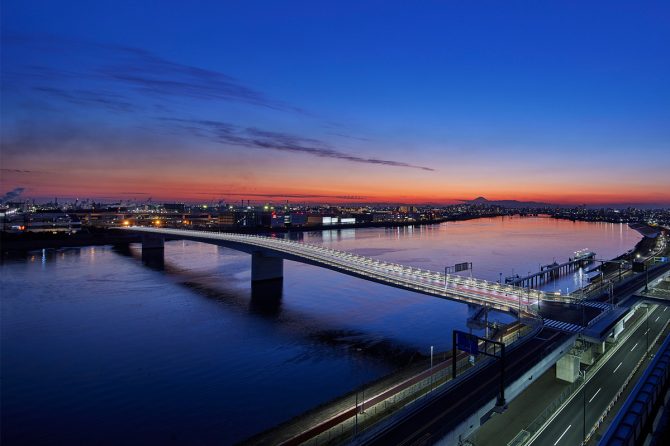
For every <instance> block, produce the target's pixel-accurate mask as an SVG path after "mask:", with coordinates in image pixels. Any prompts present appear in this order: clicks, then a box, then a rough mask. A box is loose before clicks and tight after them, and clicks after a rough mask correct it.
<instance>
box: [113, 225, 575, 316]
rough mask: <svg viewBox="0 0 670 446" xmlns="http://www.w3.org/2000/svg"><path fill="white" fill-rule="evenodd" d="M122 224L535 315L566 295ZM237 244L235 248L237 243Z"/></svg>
mask: <svg viewBox="0 0 670 446" xmlns="http://www.w3.org/2000/svg"><path fill="white" fill-rule="evenodd" d="M122 229H125V230H130V231H135V232H141V233H148V234H155V235H163V236H169V237H175V238H183V239H193V240H196V241H203V242H208V243H214V244H223V245H224V246H225V244H226V243H227V242H228V243H238V244H243V245H245V246H246V247H248V248H251V249H252V250H253V249H254V248H258V249H259V250H263V251H270V252H271V253H272V254H273V255H275V256H279V257H284V256H288V258H287V259H288V260H296V261H303V262H306V263H310V264H316V265H319V266H322V267H325V268H328V269H334V270H337V271H340V272H343V273H346V274H351V275H354V276H358V277H363V278H368V279H370V280H373V281H376V282H380V283H384V284H388V285H391V286H395V287H399V288H404V289H408V290H411V291H417V292H419V293H422V294H427V295H431V296H436V297H441V298H447V299H452V300H458V301H461V302H467V303H474V304H478V305H487V306H490V307H492V308H497V309H502V310H504V311H514V312H516V311H518V312H520V313H522V314H525V315H528V316H532V317H536V316H537V307H536V305H537V303H538V302H541V301H557V300H564V299H562V298H560V297H557V296H556V295H555V294H551V293H545V292H543V291H539V290H533V289H529V288H521V287H516V286H513V285H508V284H500V283H497V282H489V281H486V280H482V279H476V278H466V277H460V276H457V275H451V274H446V275H445V274H443V273H441V272H436V271H430V270H426V269H420V268H412V267H411V266H406V265H401V264H398V263H392V262H386V261H383V260H378V259H373V258H370V257H365V256H361V255H357V254H353V253H349V252H346V251H338V250H335V249H332V248H327V247H323V246H319V245H313V244H309V243H303V242H296V241H292V240H287V239H284V238H275V237H266V236H259V235H248V234H233V233H221V232H210V231H196V230H185V229H169V228H151V227H145V226H132V227H126V228H122ZM233 249H235V248H234V247H233Z"/></svg>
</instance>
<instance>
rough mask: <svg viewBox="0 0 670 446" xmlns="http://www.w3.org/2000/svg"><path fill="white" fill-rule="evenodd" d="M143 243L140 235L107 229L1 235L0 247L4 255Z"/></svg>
mask: <svg viewBox="0 0 670 446" xmlns="http://www.w3.org/2000/svg"><path fill="white" fill-rule="evenodd" d="M141 241H142V238H141V236H139V235H135V234H130V233H124V232H121V231H111V230H105V229H87V230H85V231H81V232H77V233H75V234H65V233H62V234H61V233H59V234H52V233H34V232H25V233H20V234H12V233H7V232H2V233H0V247H1V248H2V253H3V254H5V253H8V252H21V251H34V250H37V249H60V248H76V247H83V246H101V245H119V244H127V243H135V242H141Z"/></svg>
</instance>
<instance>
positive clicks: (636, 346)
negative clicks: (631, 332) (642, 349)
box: [630, 342, 639, 351]
mask: <svg viewBox="0 0 670 446" xmlns="http://www.w3.org/2000/svg"><path fill="white" fill-rule="evenodd" d="M637 344H639V342H636V343H635V345H634V346H633V348H631V349H630V351H633V350H635V347H637Z"/></svg>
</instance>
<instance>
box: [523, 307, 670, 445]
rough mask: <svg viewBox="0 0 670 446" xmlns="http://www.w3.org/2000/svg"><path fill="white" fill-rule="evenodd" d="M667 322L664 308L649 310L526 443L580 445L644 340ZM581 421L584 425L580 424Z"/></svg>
mask: <svg viewBox="0 0 670 446" xmlns="http://www.w3.org/2000/svg"><path fill="white" fill-rule="evenodd" d="M639 311H642V310H639ZM668 320H670V310H668V307H666V306H656V307H653V309H652V308H650V309H649V317H648V318H647V320H646V321H645V322H643V323H642V324H641V325H640V326H639V327H638V328H637V329H636V330H635V331H634V332H633V334H632V335H631V336H630V337H629V338H628V339H627V340H626V341H624V343H623V344H622V345H621V346H620V348H619V349H618V350H617V351H616V353H614V355H612V357H611V358H610V359H609V360H608V361H607V363H605V364H604V365H603V366H602V368H600V370H598V371H597V372H596V374H595V375H594V376H593V377H591V378H590V379H589V380H588V381H587V383H586V385H585V386H584V387H583V388H582V390H581V391H580V392H579V393H578V394H577V395H576V396H575V397H574V398H573V399H572V400H571V401H570V402H569V403H568V404H567V405H566V406H564V407H563V409H562V410H561V411H560V412H558V415H557V416H556V418H554V419H553V420H552V422H551V423H550V424H549V425H548V426H547V427H546V428H545V430H544V431H543V432H542V433H541V434H540V435H539V436H538V437H536V439H535V440H534V441H533V442H532V443H529V444H533V445H553V446H561V445H566V446H567V445H577V444H580V442H581V441H582V440H583V438H584V432H585V431H586V433H588V432H589V431H590V429H591V427H593V425H594V424H595V423H596V422H597V420H598V418H599V417H600V415H601V414H602V413H603V411H604V410H605V409H606V407H607V406H608V405H609V403H610V401H612V399H613V398H614V396H615V395H616V393H617V391H618V390H619V388H620V387H621V385H622V384H623V383H624V381H625V380H626V378H627V377H628V376H629V375H630V374H631V372H632V371H633V369H634V367H635V365H636V364H637V362H638V361H639V360H640V358H642V356H643V355H644V354H645V352H646V350H647V339H648V340H649V341H648V342H653V340H654V338H655V337H656V336H657V335H658V334H659V332H660V330H661V329H662V327H663V325H664V324H665V323H666V322H667V321H668ZM587 378H588V377H587ZM584 415H586V416H585V417H584ZM584 418H585V419H586V424H584Z"/></svg>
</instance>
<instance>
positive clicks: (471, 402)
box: [362, 312, 670, 445]
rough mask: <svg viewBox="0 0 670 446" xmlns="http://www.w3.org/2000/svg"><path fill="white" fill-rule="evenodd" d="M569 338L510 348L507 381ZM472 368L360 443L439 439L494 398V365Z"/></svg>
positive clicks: (546, 332) (545, 333)
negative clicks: (462, 376)
mask: <svg viewBox="0 0 670 446" xmlns="http://www.w3.org/2000/svg"><path fill="white" fill-rule="evenodd" d="M668 313H670V312H668ZM568 337H569V336H568V335H566V334H565V333H560V332H556V331H554V330H550V329H543V330H542V331H541V332H540V333H538V334H537V335H536V336H535V337H534V338H532V339H530V340H529V341H527V342H526V343H525V344H523V345H522V346H521V347H520V348H518V349H516V350H513V351H512V352H511V353H510V355H509V357H508V358H507V366H506V368H505V377H506V379H505V381H506V384H507V385H509V384H510V383H511V382H513V381H514V380H516V379H517V378H518V377H519V376H521V375H522V374H523V373H524V372H525V371H526V370H527V369H529V368H530V367H532V366H533V365H534V364H536V363H537V362H538V361H540V360H541V358H543V357H544V356H545V355H546V354H547V353H548V352H549V351H551V349H552V348H556V347H557V346H559V345H560V344H561V343H563V342H564V341H565V340H566V339H567V338H568ZM475 370H476V371H475V373H473V374H471V375H469V376H466V377H464V378H463V381H461V382H460V383H459V385H458V386H455V387H454V388H451V389H448V391H445V392H441V393H440V394H438V395H437V396H436V397H434V398H432V399H430V400H428V401H425V402H424V403H423V404H421V405H420V406H418V407H416V408H414V410H413V411H412V412H411V413H408V414H406V416H405V417H404V418H403V419H401V420H399V421H397V422H396V423H395V424H393V425H391V426H388V427H387V429H385V430H384V431H383V432H379V433H378V434H377V435H375V436H374V437H373V438H367V439H366V440H365V441H363V442H362V444H366V445H388V444H395V445H417V444H432V443H434V442H436V441H438V440H439V439H440V438H442V437H443V436H444V435H446V434H447V433H449V432H450V431H451V430H452V429H453V428H454V427H455V426H456V425H457V424H458V423H460V422H461V421H463V420H465V419H466V418H467V416H468V414H471V413H473V412H474V411H475V410H477V409H479V408H480V407H482V406H483V405H484V404H486V403H488V402H489V401H491V400H492V399H493V398H495V396H496V394H497V391H498V386H499V379H500V374H499V373H500V371H499V370H500V369H499V367H498V366H497V364H492V366H489V367H482V368H480V369H478V370H477V369H475Z"/></svg>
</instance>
